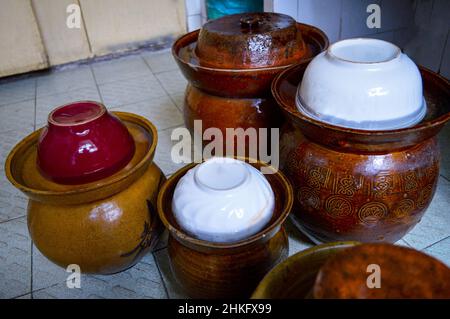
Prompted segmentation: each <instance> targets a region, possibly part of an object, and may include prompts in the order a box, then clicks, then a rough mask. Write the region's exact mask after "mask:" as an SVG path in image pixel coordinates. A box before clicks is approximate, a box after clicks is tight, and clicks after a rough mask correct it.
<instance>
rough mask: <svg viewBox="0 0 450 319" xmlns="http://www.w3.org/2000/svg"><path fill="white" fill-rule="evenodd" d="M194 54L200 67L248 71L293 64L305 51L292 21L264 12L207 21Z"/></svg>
mask: <svg viewBox="0 0 450 319" xmlns="http://www.w3.org/2000/svg"><path fill="white" fill-rule="evenodd" d="M195 53H196V55H197V57H198V58H199V60H200V64H201V65H203V66H208V67H215V68H226V69H250V68H263V67H273V66H281V65H288V64H292V63H294V62H296V61H298V60H299V59H301V58H302V57H303V56H305V55H306V54H307V48H306V45H305V43H304V42H303V39H302V36H301V32H300V31H299V29H298V27H297V23H296V21H295V20H294V19H293V18H291V17H290V16H288V15H284V14H279V13H269V12H264V13H245V14H233V15H229V16H225V17H222V18H219V19H216V20H212V21H209V22H207V23H206V24H205V25H204V26H203V28H202V29H201V30H200V33H199V36H198V41H197V46H196V48H195Z"/></svg>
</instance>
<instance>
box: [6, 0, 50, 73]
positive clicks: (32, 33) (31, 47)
mask: <svg viewBox="0 0 450 319" xmlns="http://www.w3.org/2000/svg"><path fill="white" fill-rule="evenodd" d="M47 66H48V59H47V54H46V52H45V49H44V45H43V43H42V39H41V34H40V31H39V27H38V25H37V23H36V19H35V16H34V13H33V8H32V6H31V3H30V2H29V1H24V0H0V77H2V76H6V75H10V74H14V73H21V72H26V71H29V70H38V69H43V68H46V67H47Z"/></svg>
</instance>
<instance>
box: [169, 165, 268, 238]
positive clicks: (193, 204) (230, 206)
mask: <svg viewBox="0 0 450 319" xmlns="http://www.w3.org/2000/svg"><path fill="white" fill-rule="evenodd" d="M274 202H275V196H274V193H273V191H272V188H271V187H270V184H269V182H268V181H267V179H266V178H265V177H264V175H263V174H262V173H261V172H260V171H259V170H257V169H256V168H254V167H253V166H251V165H250V164H247V163H245V162H243V161H239V160H235V159H232V158H224V157H220V158H219V157H215V158H211V159H209V160H207V161H205V162H204V163H202V164H200V165H197V166H196V167H195V168H192V169H191V170H189V171H188V172H187V173H186V174H185V175H184V176H183V177H182V178H181V179H180V181H179V182H178V184H177V186H176V188H175V192H174V194H173V200H172V211H173V213H174V216H175V219H176V221H177V223H178V224H179V225H180V227H182V228H183V229H184V230H185V231H187V232H188V233H190V234H191V235H192V236H193V237H196V238H199V239H202V240H206V241H212V242H236V241H239V240H243V239H245V238H248V237H250V236H252V235H254V234H255V233H257V232H258V231H260V230H261V229H262V228H263V227H264V226H265V225H266V224H267V223H268V222H269V221H270V219H271V218H272V215H273V210H274Z"/></svg>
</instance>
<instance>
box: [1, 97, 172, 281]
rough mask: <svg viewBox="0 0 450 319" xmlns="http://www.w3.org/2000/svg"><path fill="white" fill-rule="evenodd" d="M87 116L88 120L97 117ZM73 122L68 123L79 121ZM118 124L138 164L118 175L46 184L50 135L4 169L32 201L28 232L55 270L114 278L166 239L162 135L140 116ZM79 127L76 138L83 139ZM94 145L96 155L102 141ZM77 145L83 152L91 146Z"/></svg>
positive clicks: (28, 142)
mask: <svg viewBox="0 0 450 319" xmlns="http://www.w3.org/2000/svg"><path fill="white" fill-rule="evenodd" d="M77 103H87V104H89V103H91V104H92V103H94V104H98V103H97V102H91V101H83V102H77ZM88 113H89V112H88ZM88 113H86V114H85V116H87V117H89V116H92V114H88ZM72 115H73V116H74V117H71V116H72ZM72 115H69V118H68V119H66V120H67V121H69V122H71V120H70V118H72V119H74V120H75V119H77V118H78V116H76V115H75V114H72ZM111 116H114V117H115V118H117V119H118V120H120V121H121V122H122V123H123V124H124V125H125V127H126V129H127V130H128V132H129V134H130V136H131V137H132V141H133V144H134V146H133V147H134V152H133V154H132V157H131V159H130V160H129V162H128V163H127V164H126V165H125V166H124V167H123V168H121V169H120V170H118V171H116V172H115V173H112V174H110V175H108V176H103V177H102V178H101V179H97V180H95V181H92V182H88V183H81V184H80V183H78V184H58V183H56V182H54V181H52V180H50V179H48V178H46V177H44V175H42V174H41V173H40V171H39V170H38V168H37V164H36V162H37V157H38V154H37V149H38V143H39V137H40V136H41V133H43V132H44V130H45V128H41V129H39V130H37V131H35V132H34V133H32V134H30V135H29V136H27V137H25V138H24V139H23V140H22V141H21V142H20V143H19V144H17V145H16V146H15V147H14V149H13V150H12V151H11V153H10V154H9V156H8V158H7V160H6V164H5V170H6V176H7V178H8V179H9V181H10V182H11V183H12V184H13V185H14V186H15V187H16V188H18V189H19V190H21V191H22V192H23V193H24V194H25V195H26V196H27V197H28V198H29V202H28V209H27V214H28V215H27V220H28V230H29V232H30V236H31V239H32V240H33V242H34V244H35V245H36V247H37V248H38V249H39V250H40V251H41V252H42V254H43V255H44V256H45V257H47V258H48V259H49V260H51V261H52V262H54V263H55V264H57V265H59V266H62V267H67V265H70V264H77V265H79V266H80V269H81V272H83V273H94V274H112V273H116V272H119V271H122V270H125V269H127V268H129V267H131V266H133V265H134V264H136V263H137V262H138V261H139V260H140V259H141V258H142V257H143V256H144V255H145V254H146V253H147V252H149V251H150V250H151V249H152V248H153V247H154V246H155V245H156V243H157V240H158V238H159V235H160V233H161V231H162V224H161V222H160V221H159V218H158V215H157V212H156V196H157V194H158V190H159V187H160V185H161V184H162V183H163V182H164V180H165V177H164V175H163V174H162V172H161V170H160V169H159V168H158V166H156V164H154V163H153V161H152V160H153V156H154V152H155V148H156V144H157V131H156V128H155V127H154V126H153V124H152V123H150V122H149V121H148V120H146V119H144V118H142V117H140V116H138V115H135V114H131V113H124V112H114V113H113V114H112V115H111ZM94 117H95V116H94ZM85 120H86V119H84V120H83V121H81V122H83V123H84V122H86V121H85ZM75 122H76V121H75ZM75 122H74V121H72V122H71V125H74V126H73V127H72V130H74V131H77V126H76V124H75ZM88 122H89V121H88ZM78 128H79V127H78ZM110 128H111V127H110ZM91 129H92V128H91ZM93 130H94V131H96V130H95V128H94V129H93ZM81 131H82V132H84V133H85V134H88V133H87V132H85V130H84V129H82V130H81ZM100 131H101V130H100ZM52 134H53V133H52ZM41 138H42V136H41ZM90 141H91V142H90V143H89V144H90V145H91V147H94V148H95V146H96V145H97V144H95V142H94V141H96V139H95V138H93V139H92V140H90ZM77 143H79V144H78V145H83V146H84V145H86V140H80V141H78V142H77ZM80 143H81V144H80ZM68 144H70V143H68ZM101 145H102V144H101V142H99V144H98V148H99V149H100V148H101ZM83 149H84V148H83ZM77 153H78V152H77ZM54 160H55V161H57V160H58V159H57V157H56V158H55V159H54ZM103 164H104V163H103ZM76 169H77V170H78V169H80V166H76ZM77 170H74V171H73V172H78V171H77Z"/></svg>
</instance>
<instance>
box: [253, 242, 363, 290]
mask: <svg viewBox="0 0 450 319" xmlns="http://www.w3.org/2000/svg"><path fill="white" fill-rule="evenodd" d="M355 245H358V243H357V242H336V243H329V244H323V245H318V246H314V247H312V248H309V249H306V250H304V251H301V252H298V253H296V254H295V255H292V256H290V257H289V258H288V259H286V260H285V261H283V262H282V263H280V264H278V265H277V266H275V267H274V268H273V269H272V270H271V271H270V272H269V273H268V274H267V275H266V276H265V277H264V278H263V280H261V282H260V283H259V285H258V287H257V288H256V290H255V291H254V293H253V295H252V298H253V299H304V298H312V290H313V286H314V282H315V279H316V276H317V274H318V272H319V270H320V268H321V267H322V266H323V265H324V264H325V262H326V261H327V260H328V259H329V258H330V257H331V256H333V255H335V254H337V253H339V252H341V251H344V250H346V249H348V248H350V247H353V246H355Z"/></svg>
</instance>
